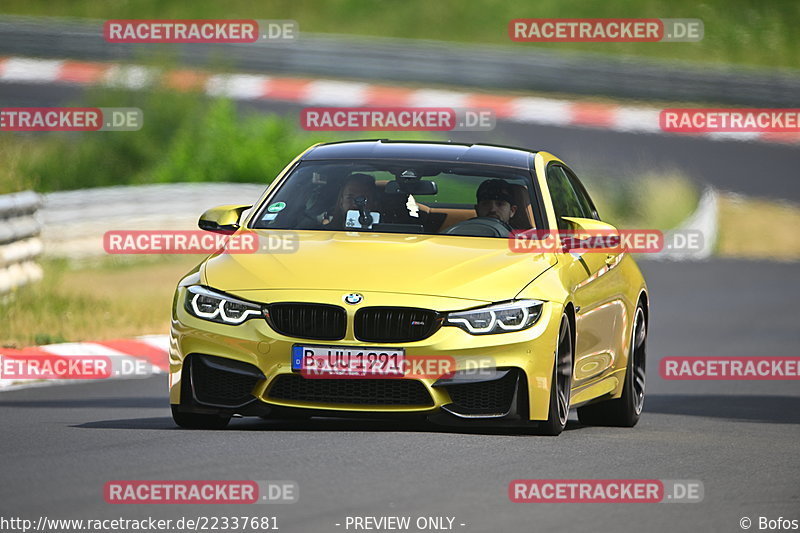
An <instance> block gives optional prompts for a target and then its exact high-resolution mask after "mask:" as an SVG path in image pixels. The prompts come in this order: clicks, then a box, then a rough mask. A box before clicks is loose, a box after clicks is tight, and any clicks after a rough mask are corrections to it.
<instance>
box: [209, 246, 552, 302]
mask: <svg viewBox="0 0 800 533" xmlns="http://www.w3.org/2000/svg"><path fill="white" fill-rule="evenodd" d="M255 233H257V234H258V235H259V240H260V242H261V243H266V242H270V240H271V241H272V242H273V244H274V243H275V242H278V239H279V238H284V239H291V238H294V239H295V242H296V243H297V247H296V248H297V249H296V251H294V252H287V251H274V252H259V253H249V254H246V253H238V254H236V253H221V254H217V255H215V256H212V257H210V258H209V259H208V260H207V261H206V263H205V265H204V268H203V276H204V279H205V282H206V283H207V284H208V285H209V286H210V287H214V288H217V289H220V290H223V291H237V292H239V291H247V290H269V289H282V290H285V289H298V290H299V289H305V290H315V289H316V290H327V289H333V290H341V291H343V292H345V293H349V292H393V293H406V294H420V295H430V296H445V297H452V298H461V299H469V300H476V301H481V302H493V301H500V300H505V299H510V298H513V297H514V296H516V295H517V293H519V291H520V290H522V289H523V287H525V286H526V285H527V284H528V283H530V282H531V281H532V280H533V279H534V278H536V277H537V276H538V275H539V274H541V273H542V272H544V271H545V270H547V269H548V268H550V267H551V266H552V265H553V264H555V263H556V259H555V257H554V255H553V254H529V253H514V252H512V251H510V250H509V247H508V241H507V240H505V239H492V238H485V237H483V238H482V237H459V236H440V235H407V234H385V233H384V234H377V233H356V232H341V231H336V232H333V231H298V232H281V231H268V232H267V231H257V232H255Z"/></svg>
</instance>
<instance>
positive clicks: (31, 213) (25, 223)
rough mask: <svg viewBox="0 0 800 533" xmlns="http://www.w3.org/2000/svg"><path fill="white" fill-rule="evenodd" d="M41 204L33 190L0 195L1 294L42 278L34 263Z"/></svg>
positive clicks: (39, 247)
mask: <svg viewBox="0 0 800 533" xmlns="http://www.w3.org/2000/svg"><path fill="white" fill-rule="evenodd" d="M41 205H42V197H41V196H40V195H38V194H36V193H35V192H33V191H25V192H20V193H14V194H5V195H1V196H0V294H2V293H6V292H9V291H11V290H12V289H14V288H16V287H19V286H22V285H25V284H26V283H30V282H32V281H36V280H39V279H41V277H42V268H41V267H40V266H39V265H38V264H37V263H36V259H37V258H38V257H39V255H41V253H42V249H43V246H42V240H41V239H40V236H39V235H40V233H41V225H40V224H39V221H38V219H37V211H38V210H39V207H41Z"/></svg>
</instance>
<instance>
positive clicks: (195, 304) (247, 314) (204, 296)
mask: <svg viewBox="0 0 800 533" xmlns="http://www.w3.org/2000/svg"><path fill="white" fill-rule="evenodd" d="M185 307H186V310H187V311H188V312H189V314H191V315H192V316H195V317H197V318H202V319H203V320H210V321H211V322H219V323H220V324H241V323H242V322H244V321H245V320H247V319H250V318H255V317H263V316H264V312H263V311H262V308H261V306H260V305H258V304H255V303H252V302H246V301H244V300H239V299H237V298H234V297H232V296H229V295H227V294H222V293H220V292H216V291H212V290H211V289H207V288H205V287H201V286H200V285H192V286H191V287H187V288H186V302H185Z"/></svg>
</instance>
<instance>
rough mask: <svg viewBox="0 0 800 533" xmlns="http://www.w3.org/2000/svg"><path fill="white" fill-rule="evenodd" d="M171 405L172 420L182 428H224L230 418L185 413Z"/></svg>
mask: <svg viewBox="0 0 800 533" xmlns="http://www.w3.org/2000/svg"><path fill="white" fill-rule="evenodd" d="M171 407H172V420H174V421H175V423H176V424H178V425H179V426H180V427H182V428H184V429H225V427H226V426H227V425H228V422H230V420H231V417H229V416H220V415H204V414H198V413H185V412H183V411H179V410H178V408H177V406H175V405H173V406H171Z"/></svg>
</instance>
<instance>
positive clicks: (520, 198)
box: [169, 140, 649, 435]
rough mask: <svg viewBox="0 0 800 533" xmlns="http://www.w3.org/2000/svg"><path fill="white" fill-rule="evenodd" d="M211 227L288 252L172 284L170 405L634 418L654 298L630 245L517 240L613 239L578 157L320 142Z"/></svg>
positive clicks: (339, 413) (248, 412)
mask: <svg viewBox="0 0 800 533" xmlns="http://www.w3.org/2000/svg"><path fill="white" fill-rule="evenodd" d="M199 225H200V227H201V228H202V229H204V230H207V231H214V232H219V233H227V234H229V235H230V237H228V238H229V239H235V238H237V237H242V236H245V235H251V236H252V235H254V236H256V237H257V238H258V240H259V242H273V241H275V240H277V241H280V242H291V243H293V244H292V246H289V247H288V248H286V249H281V250H275V248H274V247H269V249H268V250H267V251H263V252H262V251H261V250H262V249H261V248H258V249H257V250H256V251H255V252H254V253H235V252H233V251H232V250H227V249H223V250H220V251H219V252H218V253H215V254H213V255H211V256H210V257H208V258H206V259H205V260H204V261H203V262H202V263H201V264H200V265H198V266H197V267H196V268H195V269H193V270H192V271H191V272H190V273H189V274H187V275H186V276H185V277H184V278H183V279H182V280H181V281H180V283H179V284H178V287H177V290H176V293H175V298H174V302H173V309H172V327H171V346H170V381H169V382H170V403H171V406H172V414H173V418H174V420H175V422H176V423H177V424H178V425H179V426H181V427H184V428H208V429H218V428H224V427H225V426H226V425H227V424H228V422H229V420H230V419H231V417H232V416H234V415H237V416H238V415H241V416H260V417H264V418H287V417H288V418H296V417H309V416H329V417H354V416H367V417H373V418H377V417H381V418H383V417H400V416H404V417H421V418H427V419H428V420H430V421H432V422H436V423H441V424H464V425H472V426H510V427H515V428H519V431H520V432H529V431H530V432H535V433H540V434H546V435H558V434H559V433H561V431H562V430H563V429H564V428H565V426H566V424H567V418H568V415H569V412H570V409H577V414H578V418H579V420H580V422H581V423H582V424H586V425H607V426H620V427H630V426H633V425H635V424H636V422H637V421H638V419H639V416H640V414H641V412H642V406H643V403H644V393H645V359H646V358H645V345H646V336H647V327H648V317H649V310H648V305H649V301H648V294H647V286H646V284H645V281H644V279H643V277H642V274H641V272H640V270H639V268H638V267H637V265H636V263H635V262H634V259H633V257H631V255H630V254H629V253H627V252H626V251H625V250H624V249H619V250H618V249H615V250H610V251H609V250H604V251H593V250H590V251H582V252H577V253H576V252H575V251H574V249H571V250H568V249H567V248H564V247H554V248H553V249H547V250H538V251H537V250H534V251H527V250H519V249H518V248H517V247H515V246H512V243H513V242H514V240H515V235H517V234H519V232H523V233H524V232H526V231H527V232H530V231H531V230H536V231H539V232H541V231H544V232H548V231H553V232H554V234H557V233H558V232H559V231H562V230H566V231H575V232H584V231H585V232H591V231H595V230H599V231H606V232H614V231H616V230H615V229H614V228H613V227H612V226H610V225H609V224H606V223H604V222H602V221H601V218H600V216H599V215H598V213H597V210H596V208H595V206H594V204H593V203H592V200H591V198H590V197H589V195H588V194H587V192H586V190H585V188H584V187H583V185H582V184H581V182H580V181H579V180H578V178H577V177H576V175H575V174H574V172H573V171H572V170H570V168H569V167H568V166H567V165H566V164H565V163H563V162H562V161H560V160H559V159H557V158H556V157H554V156H553V155H551V154H548V153H546V152H541V151H539V152H536V151H530V150H524V149H519V148H509V147H503V146H494V145H484V144H456V143H436V142H407V141H404V142H394V141H387V140H379V141H350V142H340V143H329V144H320V145H315V146H312V147H311V148H309V149H308V150H306V151H305V152H303V153H302V154H301V155H299V156H298V157H297V158H296V159H295V160H294V161H292V162H291V163H290V164H289V165H288V166H287V167H286V168H285V169H284V170H283V171H282V172H281V173H280V175H279V176H278V177H277V178H276V179H275V180H274V181H273V182H272V183H271V185H270V186H269V187H268V188H267V190H266V191H265V193H264V194H263V195H262V197H261V198H260V199H259V200H258V202H257V203H255V204H254V205H252V206H249V205H227V206H221V207H217V208H214V209H210V210H209V211H207V212H206V213H204V214H203V216H202V217H201V218H200V222H199Z"/></svg>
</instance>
